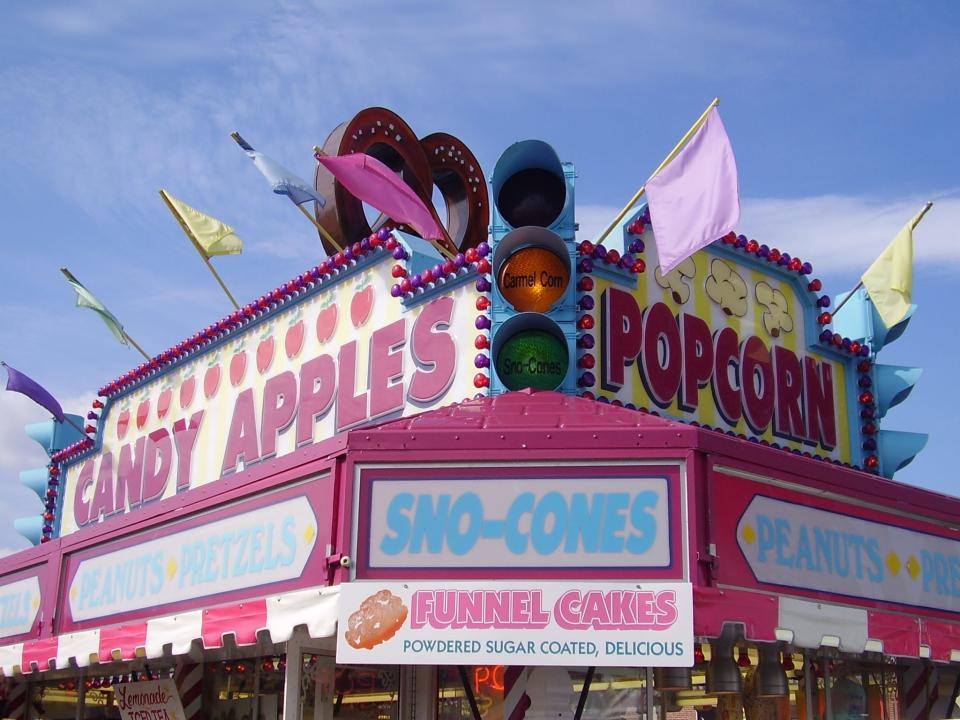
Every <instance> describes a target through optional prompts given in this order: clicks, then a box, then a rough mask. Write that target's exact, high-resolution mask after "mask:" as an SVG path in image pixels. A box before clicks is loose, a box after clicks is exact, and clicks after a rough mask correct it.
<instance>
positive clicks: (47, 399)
mask: <svg viewBox="0 0 960 720" xmlns="http://www.w3.org/2000/svg"><path fill="white" fill-rule="evenodd" d="M0 365H3V366H4V367H5V368H6V369H7V390H12V391H13V392H18V393H21V394H23V395H26V396H27V397H28V398H30V399H31V400H33V401H34V402H35V403H36V404H37V405H40V406H41V407H44V408H46V409H47V410H49V411H50V414H52V415H53V416H54V417H55V418H56V419H57V420H59V421H60V422H63V408H61V407H60V403H58V402H57V401H56V398H54V397H53V395H51V394H50V393H48V392H47V391H46V390H44V389H43V388H42V387H40V385H39V384H38V383H37V382H35V381H33V380H31V379H30V378H28V377H27V376H26V375H24V374H23V373H22V372H20V371H19V370H15V369H14V368H12V367H10V366H9V365H7V364H6V363H5V362H3V361H0Z"/></svg>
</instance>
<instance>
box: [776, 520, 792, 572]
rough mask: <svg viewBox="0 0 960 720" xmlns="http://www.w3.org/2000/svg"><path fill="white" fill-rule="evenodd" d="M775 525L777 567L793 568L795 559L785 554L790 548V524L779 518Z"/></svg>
mask: <svg viewBox="0 0 960 720" xmlns="http://www.w3.org/2000/svg"><path fill="white" fill-rule="evenodd" d="M773 524H774V526H775V527H776V533H777V565H785V566H786V567H793V557H792V556H789V555H787V554H786V553H785V552H784V551H785V550H788V549H789V548H790V523H789V522H787V521H786V520H784V519H783V518H777V519H776V520H775V521H774V523H773Z"/></svg>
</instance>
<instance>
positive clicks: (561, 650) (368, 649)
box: [337, 582, 693, 667]
mask: <svg viewBox="0 0 960 720" xmlns="http://www.w3.org/2000/svg"><path fill="white" fill-rule="evenodd" d="M341 592H342V595H341V601H340V619H339V620H340V621H339V630H338V632H339V635H338V637H337V662H342V663H384V664H404V665H410V664H414V665H416V664H423V665H433V664H441V665H451V664H461V663H470V664H497V663H503V664H510V665H561V666H567V665H593V666H600V665H602V666H605V667H627V666H629V667H634V666H653V665H655V666H657V667H689V666H691V665H693V594H692V591H691V585H690V584H689V583H577V584H576V585H572V584H569V583H564V582H539V583H525V582H510V583H497V584H496V585H495V586H493V587H491V583H489V582H473V583H470V582H444V583H426V582H410V583H379V582H353V583H347V584H344V585H342V586H341Z"/></svg>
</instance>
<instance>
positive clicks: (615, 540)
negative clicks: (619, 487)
mask: <svg viewBox="0 0 960 720" xmlns="http://www.w3.org/2000/svg"><path fill="white" fill-rule="evenodd" d="M629 504H630V496H629V495H628V494H627V493H609V494H608V495H607V507H606V508H605V512H604V514H603V542H602V544H601V546H600V547H601V549H602V550H603V552H608V553H618V552H623V537H622V536H621V535H620V532H621V531H622V530H623V529H624V527H626V524H627V520H626V518H625V517H624V510H626V509H627V505H629Z"/></svg>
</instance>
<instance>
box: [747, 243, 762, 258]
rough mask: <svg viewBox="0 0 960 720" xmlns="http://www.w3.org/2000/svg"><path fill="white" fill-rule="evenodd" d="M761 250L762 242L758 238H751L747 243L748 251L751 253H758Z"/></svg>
mask: <svg viewBox="0 0 960 720" xmlns="http://www.w3.org/2000/svg"><path fill="white" fill-rule="evenodd" d="M759 250H760V243H758V242H757V241H756V240H751V241H750V242H748V243H747V252H748V253H750V254H751V255H756V254H757V252H758V251H759Z"/></svg>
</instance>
